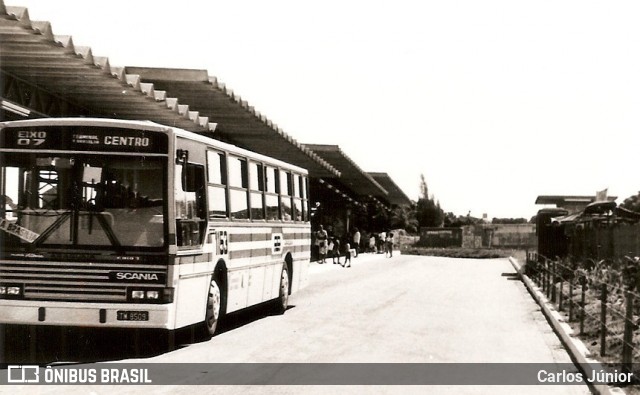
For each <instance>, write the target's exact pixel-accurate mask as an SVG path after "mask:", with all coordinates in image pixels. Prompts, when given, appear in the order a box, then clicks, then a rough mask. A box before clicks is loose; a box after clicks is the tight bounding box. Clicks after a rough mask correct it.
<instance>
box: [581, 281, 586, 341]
mask: <svg viewBox="0 0 640 395" xmlns="http://www.w3.org/2000/svg"><path fill="white" fill-rule="evenodd" d="M585 288H586V286H585V283H584V282H583V283H582V295H581V296H580V310H581V311H580V334H581V335H582V334H583V333H584V316H585V315H586V311H585V308H584V303H585V292H586V289H585Z"/></svg>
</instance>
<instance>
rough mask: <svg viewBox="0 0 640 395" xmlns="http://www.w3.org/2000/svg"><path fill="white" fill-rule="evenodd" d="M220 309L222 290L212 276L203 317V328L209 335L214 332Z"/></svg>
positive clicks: (218, 320)
mask: <svg viewBox="0 0 640 395" xmlns="http://www.w3.org/2000/svg"><path fill="white" fill-rule="evenodd" d="M221 311H222V291H221V290H220V285H219V284H218V281H217V279H215V278H212V279H211V283H210V284H209V294H208V295H207V310H206V313H205V318H204V330H205V333H206V334H208V335H209V336H213V335H214V334H215V333H216V328H217V327H218V323H219V322H220V313H221Z"/></svg>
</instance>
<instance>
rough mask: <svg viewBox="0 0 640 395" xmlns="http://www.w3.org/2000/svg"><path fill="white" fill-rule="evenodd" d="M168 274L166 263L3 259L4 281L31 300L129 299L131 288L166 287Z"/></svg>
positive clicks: (0, 264)
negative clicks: (19, 289) (128, 291)
mask: <svg viewBox="0 0 640 395" xmlns="http://www.w3.org/2000/svg"><path fill="white" fill-rule="evenodd" d="M166 276H167V266H166V265H153V264H126V265H123V264H122V263H120V262H118V263H111V262H106V263H105V262H99V263H94V262H41V261H37V262H36V261H4V262H0V284H7V285H9V284H12V285H20V286H21V287H23V288H22V289H23V294H22V297H23V299H27V300H52V301H53V300H59V301H83V302H126V301H127V288H136V289H144V288H158V287H163V286H165V284H166Z"/></svg>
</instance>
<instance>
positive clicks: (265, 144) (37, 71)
mask: <svg viewBox="0 0 640 395" xmlns="http://www.w3.org/2000/svg"><path fill="white" fill-rule="evenodd" d="M0 49H1V51H0V70H1V71H2V72H3V73H6V74H7V75H11V76H12V77H14V78H17V79H19V80H22V81H25V82H27V83H29V84H30V85H33V86H37V87H38V89H40V90H44V91H47V92H49V93H51V94H53V95H54V96H56V97H58V98H61V99H63V100H64V101H67V102H69V103H71V104H73V105H75V106H77V107H78V108H81V109H84V110H86V114H90V115H91V116H96V117H108V118H120V119H133V120H151V121H154V122H157V123H160V124H164V125H168V126H175V127H180V128H182V129H185V130H189V131H192V132H198V133H207V132H213V131H214V130H215V131H216V132H215V135H214V136H213V137H218V138H220V139H222V140H224V141H228V142H231V143H233V144H236V145H239V146H242V147H244V148H247V149H249V150H252V151H256V152H259V153H262V154H265V155H269V156H272V157H275V158H277V159H281V160H284V161H286V162H289V163H293V164H295V165H298V166H300V167H304V168H306V169H308V170H309V171H310V173H311V174H312V176H318V177H322V176H339V175H340V172H339V171H337V170H336V169H335V168H334V167H332V166H331V165H330V164H328V163H327V162H326V161H324V160H323V159H322V158H320V157H319V156H317V155H315V154H314V153H313V152H311V151H309V150H308V149H306V148H304V147H303V146H301V145H300V144H299V143H298V142H297V141H295V140H294V139H293V138H292V137H291V136H289V135H287V134H286V133H284V132H283V131H282V130H281V129H280V128H278V126H277V125H275V124H274V123H273V122H272V121H270V120H269V119H267V118H266V117H265V116H263V115H261V114H260V113H258V112H257V111H255V110H254V109H253V107H250V106H249V105H248V104H247V102H246V101H244V100H242V99H241V98H240V97H239V96H238V95H236V94H234V93H233V91H231V90H229V89H227V88H226V87H225V86H224V85H223V84H219V83H218V82H217V81H216V79H215V78H210V77H209V76H208V75H207V73H206V71H202V70H170V71H169V75H171V76H172V78H173V80H172V79H170V78H165V79H164V80H162V84H161V85H163V87H158V86H156V85H155V84H154V82H152V81H148V80H145V79H143V78H142V76H141V75H140V74H139V73H137V72H136V71H144V72H145V73H146V72H147V71H149V70H151V69H142V68H139V69H136V68H124V67H113V66H111V64H110V63H109V59H108V58H106V57H101V56H94V55H93V52H92V50H91V48H89V47H80V46H76V45H74V43H73V40H72V38H71V37H70V36H58V35H54V34H53V29H52V28H51V24H50V23H49V22H36V21H31V19H30V18H29V12H28V10H27V9H26V8H24V7H11V6H5V4H4V0H0ZM203 73H204V78H202V75H203ZM165 88H166V89H165ZM169 89H170V91H169ZM44 115H48V114H46V113H45V114H44ZM63 115H69V116H72V115H81V114H71V113H69V114H63Z"/></svg>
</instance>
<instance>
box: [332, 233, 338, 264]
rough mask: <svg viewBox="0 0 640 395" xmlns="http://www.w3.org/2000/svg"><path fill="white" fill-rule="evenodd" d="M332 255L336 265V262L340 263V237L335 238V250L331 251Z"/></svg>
mask: <svg viewBox="0 0 640 395" xmlns="http://www.w3.org/2000/svg"><path fill="white" fill-rule="evenodd" d="M331 257H332V259H333V264H334V265H335V264H336V263H337V264H338V265H340V239H338V238H337V237H334V238H333V251H332V253H331ZM336 259H337V260H338V262H336Z"/></svg>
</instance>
